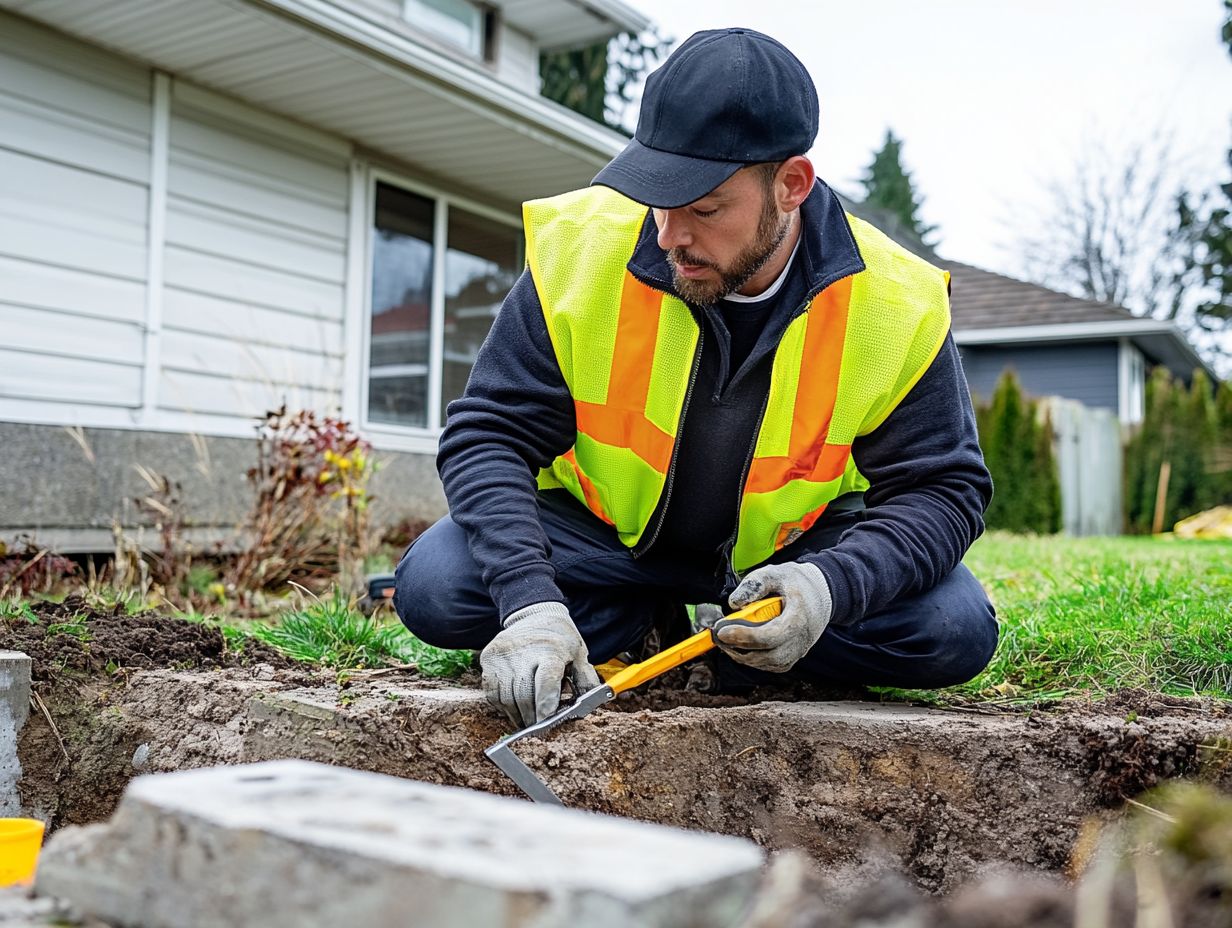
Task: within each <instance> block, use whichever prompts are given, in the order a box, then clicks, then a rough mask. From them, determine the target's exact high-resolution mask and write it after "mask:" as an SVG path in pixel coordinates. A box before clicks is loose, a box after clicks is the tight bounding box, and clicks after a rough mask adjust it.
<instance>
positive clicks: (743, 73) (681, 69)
mask: <svg viewBox="0 0 1232 928" xmlns="http://www.w3.org/2000/svg"><path fill="white" fill-rule="evenodd" d="M817 119H818V106H817V88H816V87H814V86H813V79H812V78H811V77H809V73H808V71H807V70H805V68H804V65H803V64H801V63H800V59H798V58H797V57H796V56H795V55H793V54H792V53H791V52H789V51H788V50H787V49H786V48H785V47H784V46H783V45H782V44H781V43H780V42H777V41H776V40H774V39H772V38H770V36H768V35H763V34H762V33H760V32H755V31H753V30H752V29H713V30H708V31H706V32H697V33H694V34H693V35H691V36H689V38H688V39H687V40H686V41H685V42H684V44H683V45H681V46H680V47H679V48H678V49H676V50H675V51H674V52H672V54H671V55H669V56H668V58H667V60H666V61H665V62H663V64H662V65H661V66H660V67H659V68H657V69H656V70H655V71H654V72H653V73H652V74H651V75H650V76H649V77H648V78H646V89H645V91H644V92H643V93H642V106H641V110H640V111H639V113H638V119H637V131H636V132H635V133H634V135H633V140H632V141H630V142H629V144H628V145H627V146H625V149H624V151H622V152H621V153H620V154H619V155H617V156H616V157H615V158H613V159H612V160H611V162H609V163H608V165H607V167H605V168H604V169H603V170H602V171H600V172H599V173H598V174H597V175H596V176H595V179H594V180H593V181H591V184H592V185H593V184H602V185H603V186H605V187H611V188H612V189H613V190H617V191H619V192H620V193H623V194H624V195H625V196H627V197H629V199H631V200H635V201H637V202H638V203H644V204H645V205H647V206H653V207H657V208H659V209H675V208H676V207H679V206H684V205H685V204H687V203H692V202H693V201H694V200H699V199H701V198H702V197H704V196H705V195H706V194H708V193H710V191H712V190H714V188H715V187H717V186H719V185H720V184H721V183H723V182H724V181H725V180H727V179H728V178H729V177H731V176H732V175H733V174H735V173H736V172H737V171H738V170H740V169H741V168H742V167H745V166H746V165H749V164H758V163H761V162H765V161H783V160H784V159H786V158H790V157H792V156H793V155H802V154H804V153H805V152H806V151H808V150H809V149H810V148H811V147H812V145H813V140H814V139H816V138H817Z"/></svg>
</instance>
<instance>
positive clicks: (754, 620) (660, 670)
mask: <svg viewBox="0 0 1232 928" xmlns="http://www.w3.org/2000/svg"><path fill="white" fill-rule="evenodd" d="M782 611H783V598H782V597H781V596H771V597H770V598H769V599H759V600H758V601H757V602H755V603H749V605H747V606H745V607H744V608H743V609H739V610H737V611H736V612H733V613H732V614H731V615H729V616H724V617H723V618H724V621H725V622H732V621H735V622H737V623H738V624H742V625H761V624H762V623H763V622H769V621H770V620H771V619H773V618H774V617H775V616H777V615H778V614H779V613H780V612H782ZM714 645H715V641H714V634H713V632H711V630H710V629H708V628H707V629H705V630H703V631H700V632H698V633H697V634H696V635H693V636H692V637H691V638H686V639H685V640H684V641H682V642H680V644H677V645H674V646H672V647H670V648H668V649H667V650H666V651H660V652H659V653H658V654H656V655H655V656H654V657H649V658H647V659H646V660H644V661H642V662H641V663H640V664H632V665H630V666H629V667H626V668H625V669H624V670H622V671H620V673H618V674H616V675H615V676H613V677H610V678H609V679H608V681H607V685H608V686H610V687H611V688H612V692H613V693H623V692H624V691H625V690H631V689H633V688H634V687H635V686H641V685H642V684H643V683H645V682H647V681H648V680H653V679H654V678H655V677H657V676H660V675H661V674H665V673H667V672H668V671H669V670H672V669H673V668H676V667H679V666H680V665H681V664H683V663H685V662H686V661H691V660H693V658H695V657H700V656H701V655H702V654H705V653H706V652H707V651H709V650H710V649H711V648H713V647H714Z"/></svg>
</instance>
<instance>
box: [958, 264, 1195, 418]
mask: <svg viewBox="0 0 1232 928" xmlns="http://www.w3.org/2000/svg"><path fill="white" fill-rule="evenodd" d="M939 263H940V266H942V267H944V268H946V269H947V270H948V271H949V272H950V275H951V292H952V298H951V307H952V311H953V328H954V340H955V341H956V342H957V343H958V347H959V351H960V352H961V354H962V359H963V367H964V368H965V370H966V372H967V383H968V384H969V385H970V387H971V392H972V393H973V394H974V395H975V396H977V397H983V398H985V399H987V398H988V397H990V396H992V392H993V390H994V388H995V387H996V384H997V380H998V379H999V378H1000V376H1001V374H1002V372H1003V371H1005V369H1006V368H1013V369H1014V371H1015V373H1016V374H1017V375H1018V379H1019V381H1020V382H1021V383H1022V386H1023V389H1025V390H1026V391H1027V392H1028V393H1030V394H1033V395H1035V396H1061V397H1065V398H1066V399H1071V400H1078V401H1079V402H1081V403H1082V404H1084V405H1085V406H1088V407H1090V408H1092V409H1108V410H1111V411H1112V412H1114V413H1116V415H1117V416H1118V418H1119V419H1120V420H1121V422H1122V423H1125V424H1132V423H1135V422H1140V421H1141V420H1142V414H1143V405H1144V398H1145V394H1144V389H1145V379H1146V372H1147V371H1148V370H1149V369H1151V368H1153V367H1155V366H1157V365H1163V366H1165V367H1167V368H1168V369H1169V370H1170V371H1171V372H1172V374H1173V375H1174V376H1176V377H1179V378H1180V379H1182V380H1184V381H1189V380H1190V378H1191V377H1192V376H1193V372H1194V370H1195V369H1196V368H1201V369H1203V370H1205V371H1206V372H1207V374H1209V375H1210V376H1211V377H1212V378H1214V376H1215V374H1214V372H1213V371H1212V370H1211V369H1210V367H1209V366H1208V365H1207V364H1206V363H1205V362H1204V361H1203V360H1202V359H1201V358H1200V357H1198V355H1197V353H1196V352H1195V351H1194V349H1193V346H1192V345H1190V343H1189V340H1188V339H1186V338H1185V336H1184V334H1182V332H1181V331H1180V329H1178V328H1177V327H1176V325H1174V324H1173V323H1171V322H1163V321H1160V320H1158V319H1144V318H1141V317H1139V316H1135V315H1133V314H1132V313H1131V312H1129V311H1128V310H1127V309H1124V308H1123V307H1120V306H1115V305H1113V304H1111V303H1101V302H1098V301H1095V300H1082V299H1078V298H1077V297H1072V296H1067V295H1066V294H1064V293H1058V292H1056V291H1055V290H1049V289H1047V288H1046V287H1040V286H1037V285H1036V284H1029V283H1024V282H1023V281H1021V280H1014V279H1013V278H1011V277H1005V276H1003V275H1001V274H994V273H992V272H991V271H983V270H980V269H979V268H976V267H970V266H968V265H966V264H956V263H955V262H953V261H946V260H944V259H942V260H940V262H939Z"/></svg>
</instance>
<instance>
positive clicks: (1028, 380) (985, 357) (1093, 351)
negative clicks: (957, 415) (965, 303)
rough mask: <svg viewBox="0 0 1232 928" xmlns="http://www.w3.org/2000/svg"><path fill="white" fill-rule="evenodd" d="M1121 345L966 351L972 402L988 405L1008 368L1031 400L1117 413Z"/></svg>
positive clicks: (971, 348) (970, 347)
mask: <svg viewBox="0 0 1232 928" xmlns="http://www.w3.org/2000/svg"><path fill="white" fill-rule="evenodd" d="M1117 351H1118V349H1117V344H1116V342H1083V343H1079V344H1068V345H1060V344H1058V345H1038V346H1032V345H1015V346H1014V347H1009V348H1007V347H1000V346H983V345H966V346H962V347H961V348H960V349H959V352H960V354H961V355H962V361H963V368H964V369H965V370H966V372H967V384H968V386H969V387H970V388H971V394H972V396H974V397H976V399H977V401H978V400H981V399H982V400H986V399H988V398H989V397H991V396H992V393H993V390H994V389H996V386H997V380H998V379H999V378H1000V377H1001V374H1002V372H1003V371H1004V370H1005V369H1006V368H1007V367H1012V368H1013V369H1014V371H1015V373H1016V374H1017V375H1018V380H1019V382H1020V383H1021V384H1022V386H1023V389H1024V390H1026V391H1027V392H1028V393H1029V394H1031V395H1032V396H1063V397H1065V398H1066V399H1070V400H1077V401H1078V402H1080V403H1084V404H1085V405H1087V406H1089V407H1091V408H1092V409H1111V410H1112V411H1113V412H1114V413H1115V412H1116V411H1117V409H1118V392H1117V391H1118V379H1117V377H1118V367H1117V365H1118V354H1117Z"/></svg>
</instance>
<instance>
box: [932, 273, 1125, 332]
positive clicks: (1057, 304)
mask: <svg viewBox="0 0 1232 928" xmlns="http://www.w3.org/2000/svg"><path fill="white" fill-rule="evenodd" d="M934 263H935V264H936V265H937V266H938V267H940V268H942V269H943V270H946V271H949V272H950V311H951V312H952V313H953V323H954V330H955V331H959V332H960V331H962V330H964V329H995V328H1002V327H1005V326H1019V325H1062V324H1065V323H1069V322H1123V321H1125V320H1126V319H1133V318H1135V317H1134V315H1133V314H1132V313H1131V312H1129V310H1127V309H1123V308H1122V307H1120V306H1115V305H1113V304H1112V303H1100V302H1097V301H1095V300H1081V299H1078V298H1077V297H1073V296H1069V295H1067V294H1064V293H1057V292H1056V291H1055V290H1049V289H1048V288H1047V287H1041V286H1039V285H1038V284H1029V283H1026V282H1025V281H1021V280H1015V279H1014V278H1013V277H1006V276H1005V275H1004V274H994V273H993V272H992V271H984V270H981V269H980V268H978V267H972V266H971V265H969V264H959V263H957V262H955V261H947V260H945V259H944V258H937V259H934Z"/></svg>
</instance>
